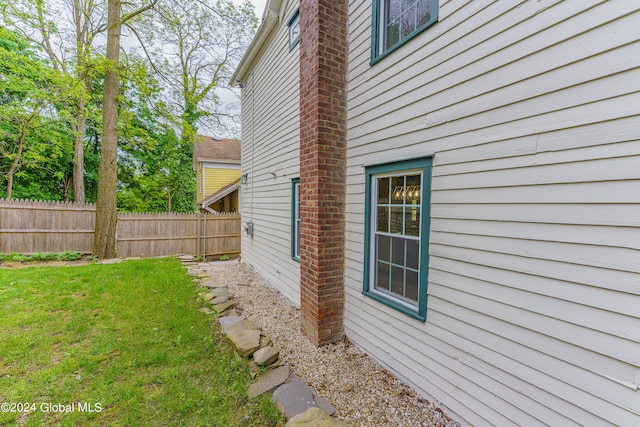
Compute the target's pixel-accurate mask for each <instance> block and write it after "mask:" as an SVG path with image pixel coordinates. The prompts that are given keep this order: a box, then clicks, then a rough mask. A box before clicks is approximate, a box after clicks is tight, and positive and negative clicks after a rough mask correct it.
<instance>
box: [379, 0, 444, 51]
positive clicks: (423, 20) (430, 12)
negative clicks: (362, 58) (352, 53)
mask: <svg viewBox="0 0 640 427" xmlns="http://www.w3.org/2000/svg"><path fill="white" fill-rule="evenodd" d="M436 21H438V0H373V46H372V54H371V59H372V62H373V61H375V60H376V59H377V58H379V57H382V56H384V55H385V54H387V53H388V52H391V51H392V50H394V49H395V48H397V47H398V46H400V45H402V44H403V43H404V42H406V41H407V40H409V39H411V38H413V37H414V36H416V35H417V34H418V33H420V32H421V31H422V30H424V29H426V28H428V27H430V26H431V25H433V24H434V23H435V22H436Z"/></svg>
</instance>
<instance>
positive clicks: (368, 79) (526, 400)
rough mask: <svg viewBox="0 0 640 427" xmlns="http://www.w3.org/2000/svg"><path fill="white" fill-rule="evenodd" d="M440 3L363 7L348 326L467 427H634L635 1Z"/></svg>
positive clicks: (638, 357) (349, 216)
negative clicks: (413, 24)
mask: <svg viewBox="0 0 640 427" xmlns="http://www.w3.org/2000/svg"><path fill="white" fill-rule="evenodd" d="M373 3H374V5H376V4H378V3H379V2H376V1H374V2H373ZM380 3H383V2H380ZM393 3H394V4H395V3H396V2H393ZM418 3H420V4H422V3H423V2H418ZM424 3H428V2H424ZM431 4H432V5H434V6H435V7H436V8H437V9H434V10H435V12H436V13H437V16H438V17H437V22H435V23H434V24H433V25H431V26H427V28H426V29H424V30H422V31H418V34H417V35H415V37H413V36H407V38H406V40H405V42H404V43H403V42H402V41H401V42H400V43H399V44H396V45H393V42H390V43H389V44H390V45H392V46H391V47H390V48H388V49H387V48H386V47H385V46H384V45H383V44H382V41H381V40H383V39H384V38H385V36H388V37H389V38H392V37H393V36H397V34H395V35H394V34H384V32H383V30H380V32H378V33H376V31H372V22H374V25H375V22H376V21H375V19H374V16H375V15H374V14H375V13H376V10H375V7H373V8H372V2H371V0H355V1H352V2H350V17H349V61H348V64H349V82H348V91H347V93H348V112H347V114H348V119H347V127H348V136H347V143H348V155H347V162H348V166H347V212H346V270H345V286H346V290H345V292H346V303H345V329H346V334H347V336H348V337H349V338H350V339H351V340H353V341H354V342H355V343H357V344H358V345H359V346H361V347H362V348H363V349H365V351H367V352H368V353H369V354H371V355H372V356H373V357H375V358H376V359H378V360H380V361H381V362H382V363H384V364H385V365H386V366H387V367H388V368H389V369H391V370H392V371H394V372H395V373H397V374H398V375H399V376H400V377H402V378H404V379H405V380H406V381H408V382H409V383H411V384H412V385H413V386H414V387H415V388H417V389H418V390H420V391H421V392H423V393H424V394H427V395H430V396H432V397H434V398H435V399H437V400H439V401H441V402H442V403H443V404H444V405H445V406H446V407H448V408H449V410H450V413H451V414H454V416H455V417H456V418H458V419H460V420H463V421H464V422H465V423H467V424H471V425H501V426H505V425H526V426H533V425H562V426H569V425H626V426H631V425H638V422H639V420H640V394H639V393H640V392H639V391H638V381H639V380H640V351H638V349H639V348H640V345H639V344H640V311H639V309H638V308H639V307H640V285H639V284H640V274H639V273H640V256H639V255H640V252H638V250H639V249H640V244H639V242H640V228H638V226H639V225H640V191H638V188H639V185H640V181H639V179H640V140H639V139H640V127H639V124H640V79H639V76H640V33H639V32H638V30H637V28H638V26H639V25H640V13H639V11H638V9H639V8H640V5H638V4H637V3H635V2H625V1H608V2H606V1H593V0H591V1H581V2H571V1H569V2H567V1H555V0H543V1H536V2H532V1H500V2H487V1H475V2H467V1H459V0H449V1H444V0H442V1H440V2H439V5H438V3H437V2H431ZM378 13H380V14H381V15H383V11H380V10H378ZM395 13H397V14H399V13H404V12H398V11H395ZM407 13H411V12H410V11H408V12H407ZM432 17H433V15H432ZM400 19H402V18H400ZM426 21H428V19H425V22H426ZM403 24H406V23H403ZM380 27H382V25H381V26H380ZM402 31H404V30H402ZM402 31H401V32H402ZM408 32H411V31H408ZM376 38H378V39H379V40H380V42H379V44H380V45H379V46H378V48H377V50H376V48H375V43H376V40H375V39H376ZM372 45H374V47H373V48H372ZM372 49H374V51H373V54H372ZM418 177H421V178H422V189H421V191H420V192H418V195H416V191H415V187H416V186H417V185H419V184H417V182H419V181H420V178H418ZM403 179H406V181H405V182H406V184H403ZM410 180H414V181H415V183H413V184H412V182H410ZM412 185H413V187H414V188H413V189H412V188H411V187H412ZM429 187H430V189H431V191H430V192H429ZM396 189H399V190H400V194H399V195H398V194H396V193H395V190H396ZM387 192H389V195H387ZM403 193H404V194H405V195H406V197H405V199H404V201H403V199H402V198H403ZM396 196H398V197H396ZM429 197H430V203H429V200H428V198H429ZM420 221H421V223H420ZM414 224H415V225H418V226H419V227H420V229H419V231H418V229H414V228H412V227H413V225H414ZM403 226H404V228H403ZM422 245H424V246H422ZM416 257H419V259H416ZM416 274H419V276H420V284H419V286H418V287H417V289H416V288H415V287H414V286H415V283H416V282H415V280H416V279H415V278H416ZM363 284H364V285H363ZM363 286H364V287H363ZM403 286H404V287H403ZM367 287H368V288H367ZM394 287H395V289H394ZM363 290H364V293H363ZM425 319H426V320H425Z"/></svg>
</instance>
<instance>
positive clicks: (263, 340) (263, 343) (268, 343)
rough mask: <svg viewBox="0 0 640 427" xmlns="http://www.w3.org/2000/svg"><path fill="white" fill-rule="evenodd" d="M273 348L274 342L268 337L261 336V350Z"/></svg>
mask: <svg viewBox="0 0 640 427" xmlns="http://www.w3.org/2000/svg"><path fill="white" fill-rule="evenodd" d="M269 346H271V347H273V341H271V338H269V337H266V336H264V335H263V336H261V337H260V348H264V347H269Z"/></svg>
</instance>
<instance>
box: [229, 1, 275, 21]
mask: <svg viewBox="0 0 640 427" xmlns="http://www.w3.org/2000/svg"><path fill="white" fill-rule="evenodd" d="M234 1H235V2H236V3H242V0H234ZM251 3H253V5H254V6H255V7H256V16H257V17H258V20H262V12H263V11H264V6H265V5H266V4H267V0H251Z"/></svg>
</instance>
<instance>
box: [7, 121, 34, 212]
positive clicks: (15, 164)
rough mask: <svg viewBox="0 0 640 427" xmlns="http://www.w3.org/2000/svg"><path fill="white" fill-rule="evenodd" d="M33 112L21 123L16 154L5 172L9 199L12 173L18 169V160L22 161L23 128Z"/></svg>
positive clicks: (8, 197) (11, 189)
mask: <svg viewBox="0 0 640 427" xmlns="http://www.w3.org/2000/svg"><path fill="white" fill-rule="evenodd" d="M34 116H35V113H34V114H32V115H31V117H30V118H29V119H28V120H27V122H26V123H23V125H22V129H20V136H19V137H18V152H17V153H16V156H15V157H14V158H13V162H11V167H10V168H9V171H8V172H7V200H9V199H11V196H12V194H11V193H13V175H15V173H16V171H17V170H18V166H20V162H21V161H22V150H23V149H24V138H25V136H26V134H25V133H26V132H25V128H26V127H27V125H28V123H31V120H33V117H34Z"/></svg>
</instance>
